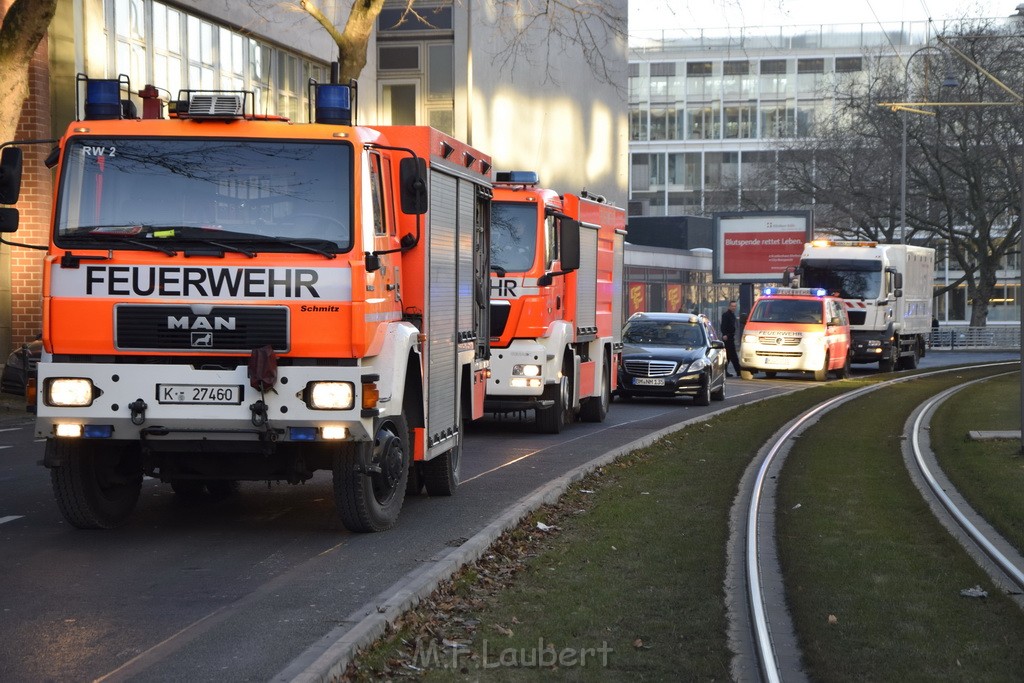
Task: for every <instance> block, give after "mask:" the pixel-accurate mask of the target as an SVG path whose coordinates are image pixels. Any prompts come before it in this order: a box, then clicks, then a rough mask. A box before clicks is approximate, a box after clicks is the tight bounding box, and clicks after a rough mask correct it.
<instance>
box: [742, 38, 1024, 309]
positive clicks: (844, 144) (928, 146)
mask: <svg viewBox="0 0 1024 683" xmlns="http://www.w3.org/2000/svg"><path fill="white" fill-rule="evenodd" d="M943 39H944V40H945V41H946V42H947V44H948V45H949V46H950V47H951V48H954V49H953V50H951V54H950V55H949V57H950V61H949V65H950V66H951V67H952V70H953V74H954V75H955V77H956V79H957V82H958V85H957V87H956V88H954V89H952V90H949V91H947V89H946V88H941V87H940V83H941V81H942V80H943V75H944V74H945V72H946V65H947V62H946V60H945V59H944V58H943V56H942V55H941V54H939V52H940V51H939V50H929V51H927V52H923V53H921V54H919V55H918V56H917V57H916V58H914V59H913V60H912V61H911V62H910V64H909V65H908V66H909V68H907V69H905V67H904V63H903V62H900V61H894V60H893V59H892V58H878V57H877V56H876V57H875V58H871V59H868V60H866V62H867V63H869V64H870V65H871V68H870V70H869V71H868V72H867V73H866V74H864V76H865V78H864V80H862V81H861V82H860V84H859V86H858V87H857V88H856V89H845V88H842V87H837V91H836V92H837V93H840V92H842V93H843V94H842V95H841V96H839V97H837V98H836V105H835V109H834V111H833V113H832V115H831V116H830V117H828V118H827V119H825V120H820V121H818V122H816V126H815V129H814V131H813V137H809V138H801V139H798V140H794V141H793V144H791V145H789V146H788V148H787V149H785V150H784V151H783V152H782V153H780V159H779V162H778V163H777V164H775V165H774V166H772V167H770V168H765V169H763V171H762V173H761V174H760V178H759V182H758V187H759V188H760V189H761V191H759V192H753V193H750V196H745V204H746V206H747V207H748V208H749V207H753V206H756V205H757V202H758V200H760V201H763V200H764V198H765V194H764V192H765V191H766V190H767V188H769V187H771V186H772V185H773V184H774V183H777V186H778V187H780V188H781V190H780V191H781V192H784V193H785V192H788V193H790V195H789V198H790V202H791V203H795V204H799V205H802V206H810V207H813V208H814V210H815V215H816V223H817V224H818V225H823V226H827V227H828V228H829V229H830V230H831V231H833V232H835V233H836V234H838V235H840V236H846V237H855V238H865V239H874V240H878V241H883V242H898V241H900V240H901V239H905V240H906V241H908V242H910V241H913V242H917V243H920V242H924V243H929V244H932V245H935V246H940V245H941V246H942V247H943V248H945V249H948V254H949V257H950V258H951V261H952V262H953V263H955V264H956V265H957V266H958V267H959V269H960V270H962V271H963V272H964V281H966V283H967V292H968V298H969V299H970V300H971V302H972V308H971V321H970V324H971V325H972V326H982V325H984V324H985V322H986V319H987V317H988V309H989V300H990V299H991V298H992V296H993V293H994V291H995V285H996V282H997V271H998V270H999V269H1000V268H1001V267H1002V263H1003V260H1004V259H1005V258H1006V257H1007V256H1008V255H1011V254H1015V253H1019V251H1020V236H1021V219H1022V209H1024V207H1022V201H1024V199H1022V198H1024V187H1022V174H1024V104H1022V103H1021V102H1020V101H1015V100H1014V99H1013V98H1012V97H1010V96H1009V95H1008V92H1007V90H1005V89H1004V88H1003V87H1001V85H1000V84H999V83H996V82H995V80H998V81H999V82H1000V83H1002V84H1003V85H1006V86H1008V88H1009V90H1011V91H1014V92H1024V39H1022V37H1021V36H1014V35H1010V34H1008V33H1007V32H1006V29H1005V28H1004V27H1000V26H998V25H994V24H971V25H962V26H961V27H959V28H958V29H956V31H955V32H952V33H950V34H948V35H946V36H944V38H943ZM957 52H960V53H962V56H957V55H956V53H957ZM971 62H973V64H972V63H971ZM977 65H981V66H983V68H984V70H985V71H988V72H989V73H990V74H991V75H992V76H994V77H995V80H993V78H990V77H989V76H987V75H986V74H984V73H983V72H982V71H981V70H980V69H979V68H978V66H977ZM907 91H909V95H910V98H909V101H911V102H920V103H936V102H945V103H947V104H948V105H950V106H934V107H932V106H920V107H917V109H918V110H924V111H927V112H928V113H929V114H931V115H928V114H920V113H916V112H905V111H897V112H893V111H892V110H891V109H889V108H886V107H881V106H879V104H880V103H882V102H902V101H904V100H906V99H907ZM979 104H980V105H982V106H978V105H979ZM1005 105H1011V106H1005ZM903 116H906V117H907V118H906V126H907V128H906V151H907V165H906V202H905V205H906V223H907V224H906V226H905V227H904V226H901V225H900V216H901V210H900V209H901V191H900V189H901V184H900V173H901V167H902V163H901V152H902V149H903V124H904V120H903V118H902V117H903ZM787 208H792V206H791V204H787ZM957 284H958V283H957Z"/></svg>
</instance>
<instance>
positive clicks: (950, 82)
mask: <svg viewBox="0 0 1024 683" xmlns="http://www.w3.org/2000/svg"><path fill="white" fill-rule="evenodd" d="M928 50H934V51H935V52H938V53H939V54H940V55H942V57H943V59H945V60H946V77H945V78H943V79H942V87H943V88H955V87H957V86H958V85H959V82H958V81H957V80H956V77H955V76H954V75H953V69H952V64H951V63H950V60H949V55H948V54H946V52H945V51H944V50H940V49H939V48H937V47H935V46H934V45H925V46H924V47H921V48H918V49H917V50H914V52H912V53H911V55H910V56H909V57H907V63H906V65H904V67H903V101H904V102H909V101H910V62H911V61H912V60H913V59H914V57H916V56H917V55H918V54H919V53H921V52H925V51H928ZM901 113H902V114H903V144H902V146H901V148H900V149H901V159H900V244H906V242H907V110H906V109H903V111H902V112H901Z"/></svg>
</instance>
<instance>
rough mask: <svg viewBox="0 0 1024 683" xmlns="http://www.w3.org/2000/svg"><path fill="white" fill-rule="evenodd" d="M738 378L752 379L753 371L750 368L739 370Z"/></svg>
mask: <svg viewBox="0 0 1024 683" xmlns="http://www.w3.org/2000/svg"><path fill="white" fill-rule="evenodd" d="M740 379H754V373H753V371H751V370H740Z"/></svg>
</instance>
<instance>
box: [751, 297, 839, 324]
mask: <svg viewBox="0 0 1024 683" xmlns="http://www.w3.org/2000/svg"><path fill="white" fill-rule="evenodd" d="M821 320H822V316H821V301H818V300H810V299H804V300H801V299H761V300H760V301H758V302H757V303H756V304H754V310H753V311H751V312H750V318H749V319H748V322H754V323H798V324H806V325H811V324H818V325H820V324H821Z"/></svg>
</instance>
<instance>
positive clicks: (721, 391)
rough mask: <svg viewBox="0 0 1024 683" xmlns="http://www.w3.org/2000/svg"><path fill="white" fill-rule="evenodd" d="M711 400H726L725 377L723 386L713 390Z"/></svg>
mask: <svg viewBox="0 0 1024 683" xmlns="http://www.w3.org/2000/svg"><path fill="white" fill-rule="evenodd" d="M711 400H713V401H724V400H725V377H723V378H722V386H720V387H718V389H716V390H715V391H712V392H711Z"/></svg>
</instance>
